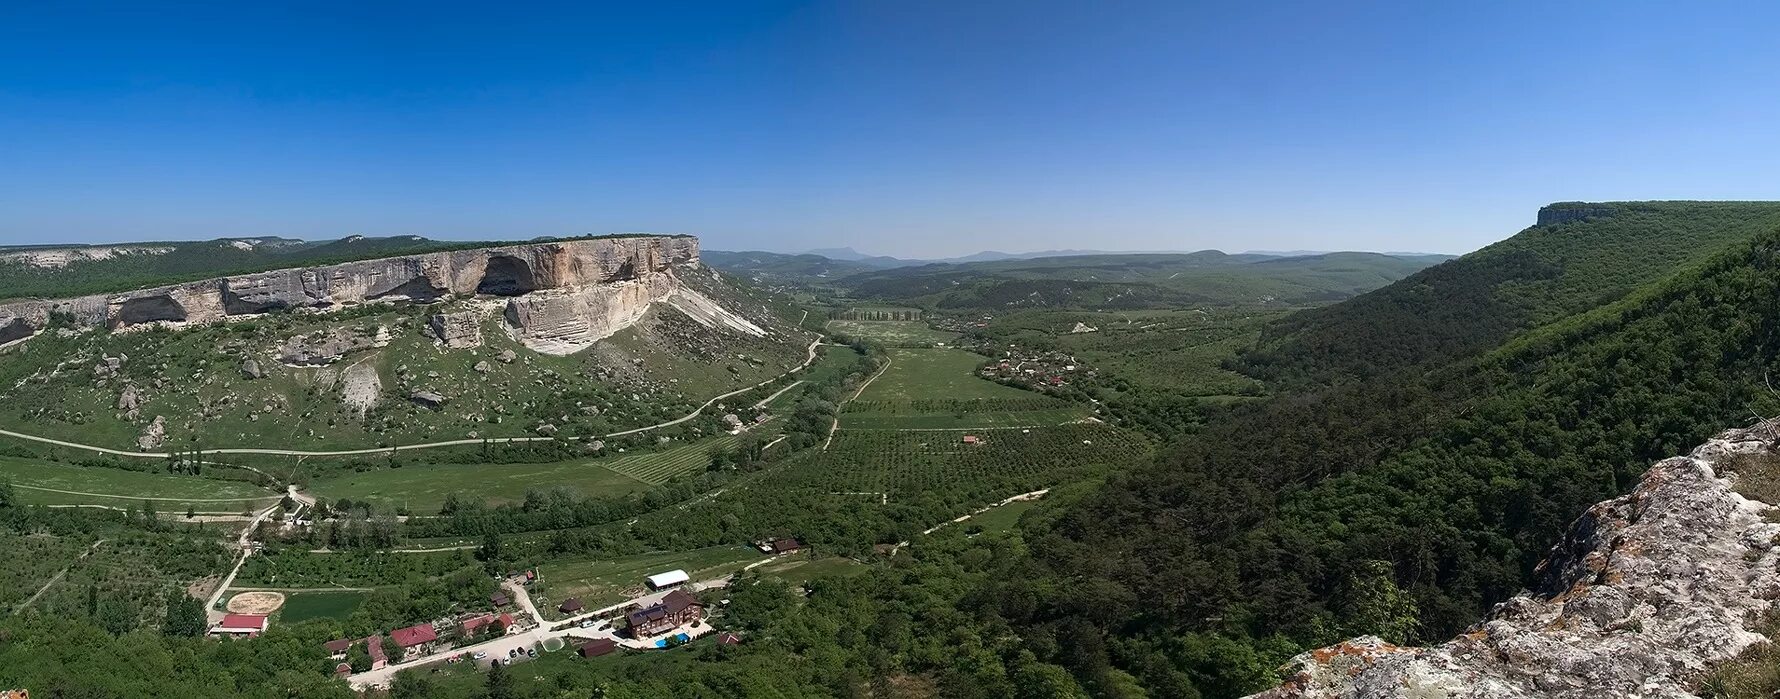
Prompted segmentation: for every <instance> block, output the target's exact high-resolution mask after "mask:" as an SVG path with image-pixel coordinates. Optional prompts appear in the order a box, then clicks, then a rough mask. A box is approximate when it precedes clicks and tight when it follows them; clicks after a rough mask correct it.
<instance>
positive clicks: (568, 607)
mask: <svg viewBox="0 0 1780 699" xmlns="http://www.w3.org/2000/svg"><path fill="white" fill-rule="evenodd" d="M556 610H557V611H559V612H562V613H564V614H574V613H575V612H579V611H581V600H579V599H576V598H574V597H570V598H568V599H565V600H563V601H562V606H560V607H557V608H556Z"/></svg>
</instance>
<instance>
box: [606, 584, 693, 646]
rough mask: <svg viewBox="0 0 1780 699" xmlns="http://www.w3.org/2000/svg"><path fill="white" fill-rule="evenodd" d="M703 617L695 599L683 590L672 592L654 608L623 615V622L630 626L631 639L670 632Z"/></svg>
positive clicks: (645, 608)
mask: <svg viewBox="0 0 1780 699" xmlns="http://www.w3.org/2000/svg"><path fill="white" fill-rule="evenodd" d="M703 615H704V608H703V607H701V606H699V604H698V600H697V599H695V598H694V597H693V596H692V595H689V594H686V592H685V591H684V590H674V591H673V592H669V593H667V596H666V597H663V598H661V601H660V602H657V603H655V605H654V606H650V607H644V608H642V609H638V610H636V611H634V612H631V613H630V614H627V615H625V621H626V622H627V623H629V624H630V634H631V636H632V637H634V638H648V637H650V636H655V635H658V634H662V633H666V632H668V631H672V630H673V629H675V628H677V627H679V626H680V625H681V624H686V623H690V622H694V621H698V620H699V619H700V618H701V617H703Z"/></svg>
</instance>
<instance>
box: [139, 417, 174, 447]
mask: <svg viewBox="0 0 1780 699" xmlns="http://www.w3.org/2000/svg"><path fill="white" fill-rule="evenodd" d="M166 443H167V418H165V417H162V416H160V415H156V416H155V419H154V420H151V421H150V422H149V423H148V426H147V427H144V428H142V435H141V436H139V437H137V438H136V446H137V448H140V449H141V450H143V451H148V450H150V449H159V448H160V447H161V445H163V444H166Z"/></svg>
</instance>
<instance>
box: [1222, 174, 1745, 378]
mask: <svg viewBox="0 0 1780 699" xmlns="http://www.w3.org/2000/svg"><path fill="white" fill-rule="evenodd" d="M1538 220H1539V221H1541V222H1542V223H1541V224H1539V225H1534V226H1533V227H1531V228H1528V229H1526V230H1524V231H1522V232H1521V233H1520V234H1518V235H1515V236H1514V237H1511V238H1509V239H1507V240H1504V241H1502V242H1499V243H1496V244H1494V245H1491V246H1489V247H1486V248H1483V249H1482V250H1479V251H1477V252H1474V253H1471V254H1469V255H1465V256H1464V257H1461V258H1459V259H1457V260H1452V261H1450V262H1446V263H1444V264H1440V265H1436V266H1433V267H1430V268H1428V269H1425V270H1422V271H1420V272H1418V273H1416V274H1414V275H1411V276H1409V277H1408V278H1406V279H1404V280H1402V281H1400V282H1397V283H1396V284H1392V285H1390V286H1388V287H1385V288H1383V289H1380V290H1378V291H1375V292H1373V293H1369V294H1366V295H1363V296H1359V297H1357V298H1354V299H1351V300H1349V301H1347V302H1344V303H1340V304H1335V305H1332V306H1327V307H1324V308H1320V309H1316V310H1312V311H1306V312H1304V313H1297V314H1294V315H1292V316H1290V317H1288V318H1286V319H1284V320H1282V321H1281V322H1279V323H1277V324H1275V325H1274V326H1273V327H1271V328H1270V329H1268V330H1267V331H1266V332H1265V333H1264V334H1263V336H1262V338H1261V340H1260V342H1259V344H1258V346H1257V348H1256V349H1255V350H1254V351H1252V352H1250V353H1248V354H1247V355H1246V356H1245V357H1244V359H1243V362H1242V364H1241V368H1242V369H1243V370H1244V371H1245V372H1246V373H1249V374H1251V375H1253V376H1256V377H1259V378H1263V379H1268V380H1273V381H1304V380H1308V381H1311V382H1315V383H1322V382H1328V381H1332V380H1337V379H1340V378H1343V377H1347V378H1368V377H1375V376H1377V375H1379V374H1380V373H1382V372H1389V371H1397V370H1401V369H1403V368H1405V367H1411V366H1424V367H1425V366H1434V365H1438V364H1440V363H1442V362H1445V361H1449V360H1452V359H1455V358H1459V357H1464V356H1468V355H1472V354H1475V353H1477V352H1481V351H1484V350H1486V349H1488V348H1490V347H1493V346H1495V345H1497V344H1500V343H1501V342H1503V341H1504V340H1506V339H1507V338H1508V337H1509V336H1511V335H1513V334H1515V333H1517V332H1520V331H1522V330H1525V329H1527V328H1530V327H1534V326H1537V325H1539V324H1541V323H1545V322H1549V321H1552V320H1555V319H1558V318H1562V317H1565V316H1567V315H1570V314H1574V313H1578V312H1581V311H1584V310H1587V309H1589V308H1593V307H1596V306H1599V305H1601V304H1603V303H1606V302H1609V301H1612V300H1614V299H1617V298H1620V297H1622V296H1624V295H1626V294H1627V293H1629V292H1631V291H1632V290H1634V289H1637V288H1639V287H1640V286H1643V285H1645V284H1648V283H1650V282H1652V281H1654V280H1656V279H1660V278H1662V277H1663V276H1666V275H1668V274H1671V273H1673V272H1674V271H1675V270H1676V269H1678V268H1683V267H1687V266H1689V265H1693V264H1697V263H1699V262H1700V261H1701V260H1704V259H1706V258H1708V257H1710V256H1712V255H1713V254H1715V253H1717V252H1720V251H1722V250H1724V249H1725V248H1726V247H1728V246H1730V245H1733V244H1735V243H1738V242H1740V241H1745V240H1748V239H1749V238H1750V237H1751V236H1753V235H1755V234H1756V233H1759V232H1764V231H1768V230H1773V229H1774V228H1776V227H1780V202H1687V201H1665V202H1609V203H1580V202H1575V203H1564V204H1553V205H1551V206H1548V207H1545V208H1544V209H1542V210H1541V211H1540V215H1539V219H1538Z"/></svg>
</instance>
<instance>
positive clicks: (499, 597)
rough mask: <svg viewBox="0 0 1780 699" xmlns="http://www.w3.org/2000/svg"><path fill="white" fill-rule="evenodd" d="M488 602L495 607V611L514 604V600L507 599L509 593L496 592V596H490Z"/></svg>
mask: <svg viewBox="0 0 1780 699" xmlns="http://www.w3.org/2000/svg"><path fill="white" fill-rule="evenodd" d="M488 601H489V602H490V603H491V604H493V605H494V608H495V609H500V608H501V607H505V606H507V605H508V604H509V603H511V602H512V600H509V599H507V593H505V592H495V593H494V594H492V595H489V596H488Z"/></svg>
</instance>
